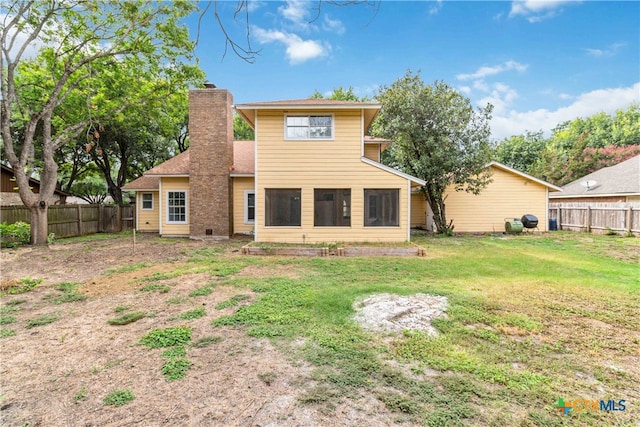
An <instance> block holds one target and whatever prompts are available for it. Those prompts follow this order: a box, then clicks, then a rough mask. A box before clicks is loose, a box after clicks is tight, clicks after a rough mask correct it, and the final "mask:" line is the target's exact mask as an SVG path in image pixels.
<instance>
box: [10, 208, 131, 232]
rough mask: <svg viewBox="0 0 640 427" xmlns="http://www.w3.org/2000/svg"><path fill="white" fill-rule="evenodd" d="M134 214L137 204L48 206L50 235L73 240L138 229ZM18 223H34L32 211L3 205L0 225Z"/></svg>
mask: <svg viewBox="0 0 640 427" xmlns="http://www.w3.org/2000/svg"><path fill="white" fill-rule="evenodd" d="M135 212H136V209H135V205H127V206H115V205H60V206H49V209H48V211H47V219H48V223H49V233H53V234H54V235H55V237H72V236H82V235H85V234H93V233H101V232H106V233H113V232H117V231H121V230H129V229H132V228H133V227H134V226H135ZM18 221H23V222H27V223H31V211H30V210H29V209H28V208H27V207H26V206H0V222H6V223H8V224H13V223H14V222H18Z"/></svg>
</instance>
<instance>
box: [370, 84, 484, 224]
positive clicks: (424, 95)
mask: <svg viewBox="0 0 640 427" xmlns="http://www.w3.org/2000/svg"><path fill="white" fill-rule="evenodd" d="M377 99H378V101H380V102H381V103H382V104H383V105H384V108H383V109H382V110H381V112H380V114H378V116H377V117H376V121H375V123H374V125H373V130H372V133H373V134H374V135H375V136H380V137H383V138H386V139H389V140H392V141H393V144H392V145H391V147H390V148H389V150H390V153H391V154H393V162H392V164H391V165H392V166H397V167H399V168H400V169H401V170H402V171H403V172H406V173H408V174H410V175H413V176H415V177H417V178H420V179H422V180H424V181H425V182H426V184H425V185H424V186H423V187H422V188H421V192H422V193H423V194H424V195H425V197H426V199H427V200H428V202H429V205H430V206H431V208H432V210H433V220H434V224H435V226H436V230H437V232H438V233H445V232H446V231H447V230H450V229H452V224H453V223H452V221H451V222H447V218H446V214H445V209H444V197H445V194H444V193H445V189H446V188H447V187H448V186H450V185H453V186H454V188H455V190H456V191H466V192H469V193H473V194H479V193H480V192H481V191H482V190H483V189H484V188H485V187H486V185H487V184H488V183H489V182H490V181H491V177H490V174H489V171H488V170H487V169H486V165H487V163H489V161H490V160H491V156H492V150H491V145H490V143H489V137H490V135H491V130H490V128H489V120H490V119H491V111H492V108H493V107H492V106H491V105H487V106H486V107H485V108H479V109H478V110H477V111H476V110H474V108H473V105H472V104H471V101H470V100H469V99H467V98H465V97H464V96H462V95H461V94H460V93H459V92H457V91H456V90H455V89H454V88H452V87H451V86H449V85H448V84H446V83H444V82H441V81H436V82H434V83H433V84H431V85H425V84H424V83H423V82H422V80H421V79H420V76H419V74H416V75H414V74H413V73H412V72H411V71H407V73H406V74H405V76H404V77H402V78H400V79H398V80H396V81H395V82H394V83H393V84H392V85H391V86H384V87H382V88H381V89H380V92H379V93H378V95H377Z"/></svg>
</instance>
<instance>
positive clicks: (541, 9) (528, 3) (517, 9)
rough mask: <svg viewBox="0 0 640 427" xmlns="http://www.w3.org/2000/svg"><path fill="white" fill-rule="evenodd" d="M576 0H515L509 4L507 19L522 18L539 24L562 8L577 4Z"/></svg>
mask: <svg viewBox="0 0 640 427" xmlns="http://www.w3.org/2000/svg"><path fill="white" fill-rule="evenodd" d="M578 3H581V2H580V1H576V0H524V1H522V0H516V1H513V2H512V3H511V11H510V12H509V17H510V18H512V17H514V16H523V17H524V18H525V19H526V20H527V21H529V22H531V23H534V22H540V21H543V20H545V19H548V18H552V17H554V16H556V15H557V13H558V11H559V10H561V8H562V6H564V5H567V4H578Z"/></svg>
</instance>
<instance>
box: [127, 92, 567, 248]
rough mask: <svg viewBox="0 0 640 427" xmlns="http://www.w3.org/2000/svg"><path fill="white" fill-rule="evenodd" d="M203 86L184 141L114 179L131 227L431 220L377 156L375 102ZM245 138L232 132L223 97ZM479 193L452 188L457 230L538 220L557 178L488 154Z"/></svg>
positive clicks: (301, 238) (298, 226)
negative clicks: (125, 198) (236, 99)
mask: <svg viewBox="0 0 640 427" xmlns="http://www.w3.org/2000/svg"><path fill="white" fill-rule="evenodd" d="M232 102H233V101H232V96H231V94H230V93H229V92H228V91H226V90H222V89H216V88H215V87H207V88H205V89H197V90H192V91H191V92H190V94H189V140H190V148H189V150H187V151H186V152H184V153H182V154H179V155H178V156H176V157H174V158H172V159H170V160H168V161H166V162H164V163H162V164H161V165H159V166H156V167H154V168H153V169H150V170H149V171H147V172H146V173H145V174H144V176H142V177H141V178H138V179H137V180H135V181H133V182H131V183H129V184H127V185H126V186H124V187H123V190H133V191H135V192H136V202H137V203H136V206H137V216H136V217H137V224H136V228H137V229H138V230H140V231H157V232H159V233H160V234H161V235H163V236H189V237H191V238H196V239H201V238H204V239H207V238H211V239H216V238H228V237H229V236H230V235H232V234H235V233H246V234H253V236H254V238H255V240H256V241H257V242H290V243H312V242H333V241H342V242H349V241H371V242H374V241H382V242H397V241H406V240H409V239H410V234H411V227H412V226H423V227H429V221H428V220H427V217H428V212H427V211H428V209H427V204H426V202H425V201H424V198H422V196H420V195H417V194H415V193H416V190H417V189H418V188H419V187H420V186H421V185H424V181H422V180H420V179H418V178H416V177H413V176H410V175H407V174H405V173H402V172H400V171H397V170H395V169H393V168H390V167H388V166H385V165H383V164H381V163H380V155H381V152H382V151H383V150H384V149H385V148H386V147H387V146H388V144H389V143H390V141H387V140H382V139H377V138H371V137H367V136H365V134H366V132H367V130H368V129H369V126H370V125H371V123H372V121H373V119H374V118H375V116H376V115H377V113H378V111H379V110H380V108H381V105H380V104H378V103H369V102H348V101H334V100H325V99H304V100H293V101H276V102H258V103H249V104H240V105H235V107H234V106H233V105H232ZM234 108H235V111H236V112H237V113H238V114H239V115H240V116H241V117H242V118H243V119H244V120H245V121H247V123H248V124H249V125H250V126H251V127H252V128H253V129H254V130H255V141H234V140H233V109H234ZM490 167H491V168H492V169H493V171H494V184H492V185H491V186H490V187H489V188H488V189H487V190H485V192H483V193H482V194H481V195H480V196H471V195H468V194H466V193H456V192H451V193H450V194H449V195H448V198H447V201H446V203H447V212H448V216H449V217H450V218H452V219H454V221H455V225H456V231H502V230H504V218H513V217H520V216H522V215H524V214H534V215H536V216H538V217H539V218H540V226H541V229H546V224H547V215H546V203H547V195H548V194H547V193H548V190H549V189H551V190H558V188H557V187H554V186H552V185H551V184H548V183H545V182H543V181H540V180H537V179H535V178H533V177H531V176H528V175H526V174H523V173H520V172H517V171H514V170H513V169H510V168H507V167H506V166H503V165H500V164H497V163H492V164H491V165H490ZM502 175H504V176H502Z"/></svg>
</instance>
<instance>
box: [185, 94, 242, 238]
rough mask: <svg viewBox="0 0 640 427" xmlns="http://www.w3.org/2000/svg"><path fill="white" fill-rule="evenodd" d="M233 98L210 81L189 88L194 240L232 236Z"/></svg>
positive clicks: (190, 221)
mask: <svg viewBox="0 0 640 427" xmlns="http://www.w3.org/2000/svg"><path fill="white" fill-rule="evenodd" d="M232 105H233V97H232V96H231V93H229V91H227V90H226V89H217V88H216V87H215V85H211V84H207V85H205V88H204V89H195V90H191V91H189V151H190V154H189V189H190V191H189V192H190V194H189V213H190V219H189V234H190V237H191V238H192V239H228V238H229V236H230V235H231V178H230V176H229V174H230V169H231V166H232V165H233V111H232Z"/></svg>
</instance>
